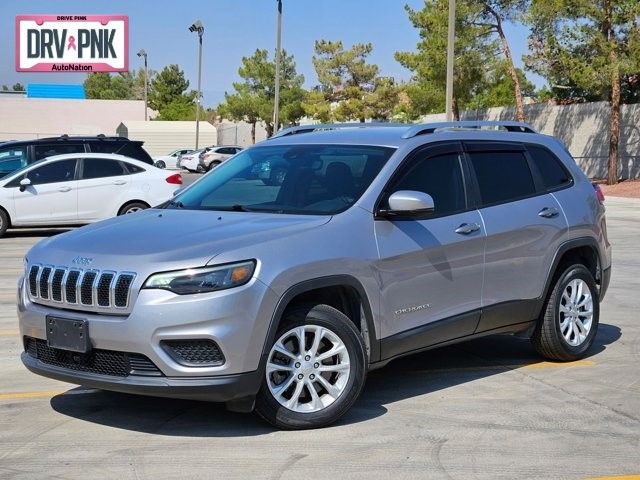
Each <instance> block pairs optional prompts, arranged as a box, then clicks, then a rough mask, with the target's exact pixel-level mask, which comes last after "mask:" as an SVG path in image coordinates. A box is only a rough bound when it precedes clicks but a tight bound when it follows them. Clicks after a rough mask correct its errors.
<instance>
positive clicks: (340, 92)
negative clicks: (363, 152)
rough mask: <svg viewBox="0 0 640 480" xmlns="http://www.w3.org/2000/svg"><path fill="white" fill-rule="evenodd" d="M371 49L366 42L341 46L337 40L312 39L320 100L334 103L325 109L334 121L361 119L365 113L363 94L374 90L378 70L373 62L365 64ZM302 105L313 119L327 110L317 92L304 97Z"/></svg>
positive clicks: (365, 115)
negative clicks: (313, 40) (304, 101)
mask: <svg viewBox="0 0 640 480" xmlns="http://www.w3.org/2000/svg"><path fill="white" fill-rule="evenodd" d="M372 51H373V45H371V44H370V43H366V44H360V43H358V44H355V45H353V46H352V47H351V48H350V49H345V48H344V45H343V44H342V42H340V41H337V42H333V41H328V40H317V41H316V43H315V55H314V57H313V65H314V67H315V70H316V74H317V76H318V81H319V82H320V89H319V91H320V92H321V93H322V94H323V95H324V102H326V103H328V104H329V105H331V104H333V105H335V108H330V107H329V110H330V111H331V116H333V117H335V118H336V119H337V120H340V121H345V120H360V121H361V122H364V121H365V119H366V118H367V117H368V116H369V113H370V112H369V111H368V105H367V99H366V97H367V95H368V94H369V93H371V92H373V91H374V90H375V88H376V78H377V76H378V72H379V68H378V66H377V65H375V64H371V63H367V57H368V56H369V55H370V54H371V52H372ZM309 100H312V101H311V102H309ZM305 105H307V113H308V114H316V118H317V116H318V115H321V116H325V115H326V113H327V109H328V107H327V106H325V105H323V102H322V99H321V98H320V96H319V95H318V94H317V93H315V94H313V95H312V97H311V98H310V99H309V98H308V99H307V102H306V103H305Z"/></svg>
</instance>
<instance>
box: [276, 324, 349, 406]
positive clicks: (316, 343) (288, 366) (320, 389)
mask: <svg viewBox="0 0 640 480" xmlns="http://www.w3.org/2000/svg"><path fill="white" fill-rule="evenodd" d="M350 374H351V365H350V363H349V352H348V351H347V347H346V345H345V344H344V342H343V341H342V340H341V339H340V337H338V335H336V334H335V333H334V332H332V331H331V330H329V329H328V328H326V327H321V326H319V325H304V326H299V327H296V328H293V329H291V330H289V331H288V332H286V333H285V334H284V335H282V336H281V337H280V338H279V339H278V340H277V341H276V342H275V343H274V345H273V347H272V348H271V351H270V352H269V357H268V360H267V366H266V377H267V386H268V388H269V391H270V392H271V395H273V398H275V399H276V400H277V401H278V403H280V404H281V405H283V406H284V407H286V408H288V409H289V410H292V411H294V412H297V413H313V412H317V411H319V410H323V409H325V408H327V407H328V406H329V405H331V404H332V403H333V402H335V401H336V400H337V399H338V398H339V397H340V395H342V393H343V392H344V390H345V387H346V386H347V383H348V381H349V376H350Z"/></svg>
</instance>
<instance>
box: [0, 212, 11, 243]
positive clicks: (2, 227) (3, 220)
mask: <svg viewBox="0 0 640 480" xmlns="http://www.w3.org/2000/svg"><path fill="white" fill-rule="evenodd" d="M7 228H9V215H7V214H6V213H5V211H4V210H2V209H1V208H0V237H2V236H3V235H4V234H5V232H6V231H7Z"/></svg>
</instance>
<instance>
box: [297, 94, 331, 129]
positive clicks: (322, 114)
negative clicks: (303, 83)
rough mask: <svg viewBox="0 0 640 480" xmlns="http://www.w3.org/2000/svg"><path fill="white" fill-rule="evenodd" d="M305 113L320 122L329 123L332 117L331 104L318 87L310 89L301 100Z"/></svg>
mask: <svg viewBox="0 0 640 480" xmlns="http://www.w3.org/2000/svg"><path fill="white" fill-rule="evenodd" d="M302 108H303V110H304V112H305V114H306V115H307V116H309V117H311V118H314V119H316V120H319V121H320V122H322V123H329V122H330V121H331V119H332V118H333V114H332V112H331V105H330V104H329V102H328V101H327V98H326V97H325V95H324V93H323V92H322V90H321V89H320V88H316V89H313V90H310V91H309V92H308V93H307V96H306V98H305V99H304V100H303V101H302Z"/></svg>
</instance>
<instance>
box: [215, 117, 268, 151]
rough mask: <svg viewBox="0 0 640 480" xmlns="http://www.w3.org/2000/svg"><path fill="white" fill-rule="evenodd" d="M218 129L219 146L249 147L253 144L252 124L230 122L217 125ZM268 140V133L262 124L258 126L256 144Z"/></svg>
mask: <svg viewBox="0 0 640 480" xmlns="http://www.w3.org/2000/svg"><path fill="white" fill-rule="evenodd" d="M216 128H217V129H218V145H240V146H241V147H248V146H250V145H252V142H251V124H249V123H246V122H237V123H236V122H229V121H227V120H224V121H222V122H221V123H218V124H216ZM266 138H267V131H266V130H265V128H264V125H263V124H262V123H258V124H256V143H258V142H260V141H262V140H265V139H266Z"/></svg>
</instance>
